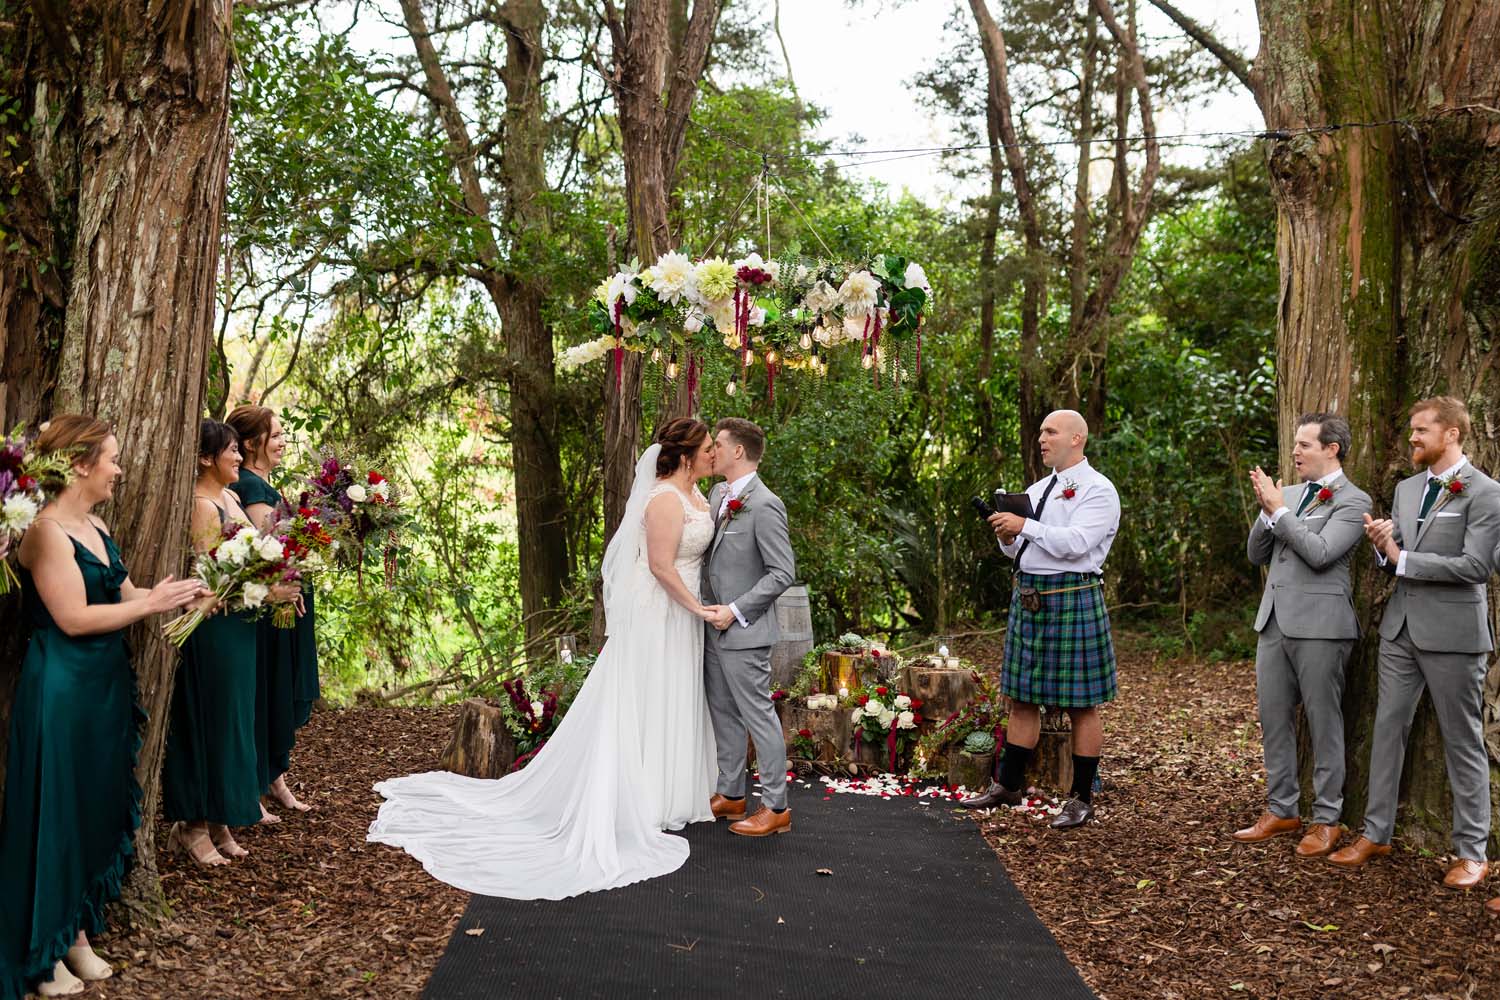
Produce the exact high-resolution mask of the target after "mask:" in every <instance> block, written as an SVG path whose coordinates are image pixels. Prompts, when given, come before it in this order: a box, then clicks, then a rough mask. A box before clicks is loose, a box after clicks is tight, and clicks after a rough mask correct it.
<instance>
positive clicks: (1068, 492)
mask: <svg viewBox="0 0 1500 1000" xmlns="http://www.w3.org/2000/svg"><path fill="white" fill-rule="evenodd" d="M1077 495H1078V491H1077V490H1075V489H1074V488H1073V487H1071V486H1064V487H1063V499H1064V500H1071V499H1073V498H1074V497H1076V496H1077Z"/></svg>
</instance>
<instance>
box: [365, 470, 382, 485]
mask: <svg viewBox="0 0 1500 1000" xmlns="http://www.w3.org/2000/svg"><path fill="white" fill-rule="evenodd" d="M367 478H368V479H369V481H370V485H371V486H374V485H375V484H376V483H383V482H385V477H384V476H382V475H381V474H380V473H378V472H376V471H375V470H374V469H371V470H370V475H369V476H368V477H367Z"/></svg>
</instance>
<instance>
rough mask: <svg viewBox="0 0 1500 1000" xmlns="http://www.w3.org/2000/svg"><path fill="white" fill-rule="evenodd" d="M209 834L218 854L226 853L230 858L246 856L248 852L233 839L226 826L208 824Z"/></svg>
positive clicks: (248, 854)
mask: <svg viewBox="0 0 1500 1000" xmlns="http://www.w3.org/2000/svg"><path fill="white" fill-rule="evenodd" d="M208 832H209V835H210V836H211V837H212V838H213V842H214V846H215V847H217V848H218V849H219V853H220V854H227V855H228V856H229V857H231V858H248V857H249V856H250V852H249V851H247V850H245V849H244V848H243V847H241V846H240V845H239V842H238V841H236V840H235V839H234V834H232V833H230V832H229V827H227V826H212V825H211V826H209V828H208Z"/></svg>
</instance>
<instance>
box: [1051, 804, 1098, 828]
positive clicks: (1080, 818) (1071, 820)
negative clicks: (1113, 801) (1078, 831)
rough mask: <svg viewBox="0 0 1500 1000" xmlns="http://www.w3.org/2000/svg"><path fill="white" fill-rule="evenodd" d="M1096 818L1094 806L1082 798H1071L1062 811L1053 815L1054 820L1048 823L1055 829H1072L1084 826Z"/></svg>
mask: <svg viewBox="0 0 1500 1000" xmlns="http://www.w3.org/2000/svg"><path fill="white" fill-rule="evenodd" d="M1093 818H1094V807H1093V806H1091V805H1089V804H1088V803H1087V802H1085V801H1083V800H1082V799H1069V800H1068V801H1067V802H1066V803H1065V804H1064V805H1063V807H1062V812H1060V813H1058V814H1057V815H1056V816H1053V817H1052V822H1050V823H1048V824H1047V825H1048V826H1050V827H1052V829H1054V830H1071V829H1073V827H1075V826H1082V825H1083V824H1085V823H1087V822H1088V821H1089V820H1091V819H1093Z"/></svg>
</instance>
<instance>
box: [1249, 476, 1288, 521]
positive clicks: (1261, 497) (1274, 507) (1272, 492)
mask: <svg viewBox="0 0 1500 1000" xmlns="http://www.w3.org/2000/svg"><path fill="white" fill-rule="evenodd" d="M1250 486H1251V487H1252V488H1253V489H1254V490H1255V502H1256V503H1258V504H1260V509H1261V510H1263V511H1265V512H1266V516H1267V517H1270V516H1271V515H1272V514H1274V513H1276V512H1277V511H1278V510H1280V509H1281V508H1283V507H1285V506H1286V500H1285V499H1284V497H1283V494H1282V489H1283V487H1282V484H1281V480H1279V479H1276V480H1273V479H1272V478H1271V477H1270V476H1268V475H1267V474H1266V473H1265V472H1264V471H1262V470H1261V467H1260V466H1258V465H1257V466H1256V467H1255V468H1253V469H1251V470H1250Z"/></svg>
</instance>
